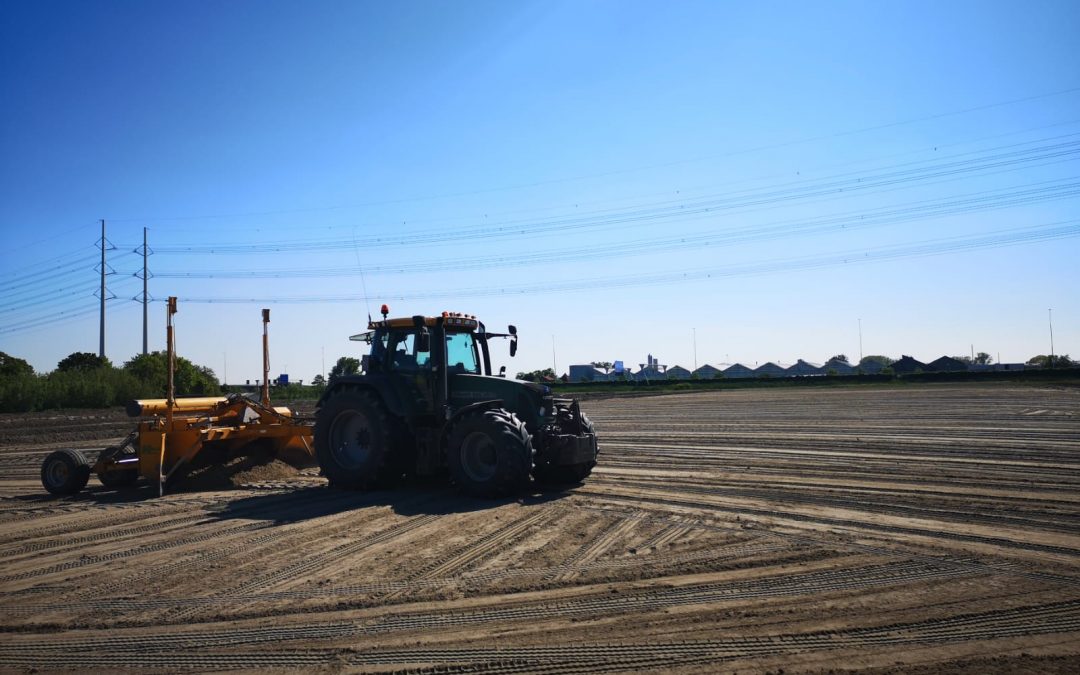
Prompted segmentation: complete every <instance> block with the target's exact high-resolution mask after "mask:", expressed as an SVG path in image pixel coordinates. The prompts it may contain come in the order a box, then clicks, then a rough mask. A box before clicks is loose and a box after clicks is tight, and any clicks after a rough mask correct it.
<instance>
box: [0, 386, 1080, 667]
mask: <svg viewBox="0 0 1080 675" xmlns="http://www.w3.org/2000/svg"><path fill="white" fill-rule="evenodd" d="M583 408H584V410H585V411H586V412H587V414H589V416H590V417H591V418H592V419H593V420H594V422H595V423H596V427H597V430H598V433H599V434H600V443H601V452H602V455H601V464H600V466H599V467H598V468H597V470H596V472H595V473H594V475H593V476H592V478H591V479H590V480H589V481H588V482H586V483H585V484H584V485H582V486H580V487H577V488H573V489H570V490H567V491H563V492H535V493H533V494H530V495H527V496H525V497H523V498H520V499H516V500H504V501H481V500H473V499H466V498H462V497H459V496H457V495H456V494H455V493H454V491H453V490H452V489H451V488H447V487H445V486H443V485H440V484H436V485H432V486H424V485H413V486H408V487H406V488H403V489H400V490H396V491H387V492H375V493H368V494H356V493H347V492H339V491H334V490H330V489H329V488H327V487H326V485H325V481H324V480H323V479H321V478H320V477H319V476H318V471H317V470H305V471H302V472H293V473H292V474H288V473H287V472H285V473H283V474H282V475H275V474H273V472H268V473H267V474H265V475H259V474H257V473H256V474H253V475H252V476H251V480H250V481H249V482H244V483H242V485H241V486H240V487H238V488H236V489H231V490H226V489H210V490H201V491H198V490H190V491H186V492H178V493H174V494H170V495H167V496H165V497H164V498H157V497H154V496H151V494H150V491H149V490H148V489H137V490H134V491H129V492H123V493H117V492H110V491H106V490H105V489H104V488H103V487H101V485H100V484H99V483H98V481H97V479H96V478H91V482H90V486H89V488H88V490H87V491H84V492H83V493H82V494H81V495H79V496H78V497H75V498H70V499H55V498H51V497H49V496H48V495H47V494H46V493H45V492H44V490H43V489H42V487H41V485H40V483H39V479H38V471H39V463H40V460H41V459H42V458H43V457H44V455H45V454H46V453H47V452H48V451H50V450H53V449H55V448H59V447H78V448H84V449H87V452H88V456H89V457H91V459H92V458H93V457H94V456H95V452H96V450H100V449H101V448H102V447H104V446H105V445H106V444H108V443H111V442H116V441H118V440H119V439H120V438H121V437H122V436H123V435H124V434H125V433H126V432H127V431H128V429H129V427H130V423H129V421H128V420H127V419H126V418H124V417H123V416H122V414H121V413H120V412H118V411H117V412H99V411H92V412H85V413H68V414H57V413H49V414H37V415H23V416H14V415H9V416H0V468H2V469H3V470H2V472H0V561H2V565H0V631H2V633H0V635H2V638H0V670H3V671H6V672H29V671H32V670H33V669H36V670H37V671H57V670H60V671H80V672H82V671H87V670H93V669H98V670H100V671H116V670H119V669H129V670H133V671H177V670H184V669H192V670H198V671H226V670H234V669H257V670H260V671H268V670H269V671H273V670H278V671H285V670H305V671H327V672H385V671H418V672H439V673H445V672H492V673H530V672H550V673H564V672H574V673H596V672H624V671H626V672H631V671H634V672H637V671H665V672H678V673H682V672H685V673H699V672H724V673H733V672H738V673H766V672H771V673H774V674H778V673H828V672H841V671H845V670H852V671H858V672H863V673H970V674H972V675H974V674H975V673H1046V672H1049V673H1075V672H1080V390H1077V389H1068V388H1051V387H1043V388H1037V387H1018V386H1013V385H995V386H990V385H920V386H914V385H912V386H895V387H887V388H870V387H853V388H829V389H822V390H808V389H782V390H772V391H770V390H761V389H759V390H742V391H720V392H709V393H689V394H681V395H668V396H651V397H640V398H607V399H590V400H586V401H585V402H584V403H583Z"/></svg>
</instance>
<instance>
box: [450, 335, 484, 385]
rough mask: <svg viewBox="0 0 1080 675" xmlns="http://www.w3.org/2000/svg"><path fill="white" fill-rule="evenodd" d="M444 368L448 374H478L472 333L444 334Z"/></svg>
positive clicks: (478, 369)
mask: <svg viewBox="0 0 1080 675" xmlns="http://www.w3.org/2000/svg"><path fill="white" fill-rule="evenodd" d="M446 366H447V372H450V373H473V374H476V375H479V374H480V362H479V359H477V358H476V341H475V340H474V339H473V335H472V333H447V334H446Z"/></svg>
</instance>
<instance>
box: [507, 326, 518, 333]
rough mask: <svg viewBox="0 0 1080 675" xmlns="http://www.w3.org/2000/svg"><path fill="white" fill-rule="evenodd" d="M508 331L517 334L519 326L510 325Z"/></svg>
mask: <svg viewBox="0 0 1080 675" xmlns="http://www.w3.org/2000/svg"><path fill="white" fill-rule="evenodd" d="M506 332H507V333H510V334H511V335H517V326H508V327H507V330H506Z"/></svg>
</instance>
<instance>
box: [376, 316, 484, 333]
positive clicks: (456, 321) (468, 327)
mask: <svg viewBox="0 0 1080 675" xmlns="http://www.w3.org/2000/svg"><path fill="white" fill-rule="evenodd" d="M439 321H442V322H443V324H444V325H446V326H447V327H452V328H455V329H458V330H464V331H473V330H476V329H477V327H478V326H479V325H480V322H479V321H477V320H476V317H475V316H474V315H472V314H461V313H459V312H458V313H455V312H443V314H442V316H439V317H435V316H425V317H424V325H425V326H427V327H428V328H434V327H435V325H436V324H437V323H438V322H439ZM413 325H415V324H414V322H413V318H412V317H411V316H410V317H401V318H396V319H383V320H382V321H369V322H368V329H369V330H375V329H376V328H412V327H413Z"/></svg>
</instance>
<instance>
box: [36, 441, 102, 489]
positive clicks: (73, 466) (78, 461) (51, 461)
mask: <svg viewBox="0 0 1080 675" xmlns="http://www.w3.org/2000/svg"><path fill="white" fill-rule="evenodd" d="M89 480H90V464H89V463H88V462H87V461H86V457H84V456H83V454H82V453H81V452H79V451H78V450H71V449H67V448H65V449H63V450H57V451H55V452H52V453H49V456H48V457H46V458H45V461H44V462H42V463H41V484H42V485H44V486H45V489H46V490H48V491H49V492H50V493H51V494H54V495H61V496H66V495H73V494H75V493H76V492H78V491H79V490H81V489H83V488H84V487H86V483H87V481H89Z"/></svg>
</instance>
